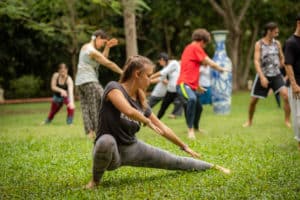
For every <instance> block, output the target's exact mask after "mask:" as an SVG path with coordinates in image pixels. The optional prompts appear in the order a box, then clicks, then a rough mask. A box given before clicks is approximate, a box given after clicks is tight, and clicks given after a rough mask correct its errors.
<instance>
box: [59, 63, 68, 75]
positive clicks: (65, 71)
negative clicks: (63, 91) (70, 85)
mask: <svg viewBox="0 0 300 200" xmlns="http://www.w3.org/2000/svg"><path fill="white" fill-rule="evenodd" d="M58 73H59V74H60V75H62V76H67V74H68V68H67V67H66V65H65V64H61V65H60V67H59V70H58Z"/></svg>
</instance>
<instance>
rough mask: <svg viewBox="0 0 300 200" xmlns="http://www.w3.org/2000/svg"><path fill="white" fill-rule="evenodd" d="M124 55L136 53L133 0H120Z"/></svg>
mask: <svg viewBox="0 0 300 200" xmlns="http://www.w3.org/2000/svg"><path fill="white" fill-rule="evenodd" d="M122 5H123V17H124V29H125V30H124V31H125V41H126V57H127V58H128V57H130V56H133V55H137V54H138V47H137V38H136V24H135V23H136V22H135V0H122Z"/></svg>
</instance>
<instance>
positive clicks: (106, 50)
mask: <svg viewBox="0 0 300 200" xmlns="http://www.w3.org/2000/svg"><path fill="white" fill-rule="evenodd" d="M117 44H118V40H117V39H116V38H112V39H110V40H108V41H107V42H106V44H105V47H104V50H103V52H102V54H103V55H104V56H105V57H106V58H108V55H109V50H110V48H111V47H113V46H116V45H117Z"/></svg>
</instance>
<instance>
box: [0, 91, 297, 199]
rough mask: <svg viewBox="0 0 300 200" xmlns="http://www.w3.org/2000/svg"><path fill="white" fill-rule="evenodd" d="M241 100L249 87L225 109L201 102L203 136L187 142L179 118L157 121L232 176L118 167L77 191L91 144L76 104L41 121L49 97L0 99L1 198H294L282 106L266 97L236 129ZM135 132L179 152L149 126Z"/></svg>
mask: <svg viewBox="0 0 300 200" xmlns="http://www.w3.org/2000/svg"><path fill="white" fill-rule="evenodd" d="M248 103H249V93H248V92H239V93H236V94H234V96H233V101H232V104H233V105H232V112H231V114H230V115H226V116H221V115H215V114H214V113H213V111H212V107H211V106H205V107H204V111H203V114H202V119H201V128H203V129H205V130H207V131H208V134H206V135H200V134H197V139H196V140H194V141H191V140H189V139H187V135H186V126H185V122H184V118H183V117H181V118H178V119H175V120H172V119H168V118H167V114H166V116H164V118H163V119H162V120H163V121H164V122H165V123H166V124H167V125H169V126H170V127H172V128H173V129H174V130H175V132H176V133H177V134H178V136H179V137H180V138H182V140H184V141H185V142H186V143H188V144H189V145H190V146H191V147H192V148H193V149H194V150H196V151H197V152H199V153H201V154H202V155H203V157H202V159H204V160H206V161H208V162H212V163H217V164H220V165H223V166H225V167H228V168H230V169H231V170H232V174H231V175H223V174H221V173H219V172H217V171H214V170H209V171H206V172H198V173H197V172H180V171H166V170H158V169H148V168H134V167H122V168H119V169H118V170H115V171H110V172H107V173H105V175H104V177H103V180H102V184H101V186H100V187H99V188H98V189H96V190H93V191H87V190H84V189H82V186H83V185H85V184H86V183H87V182H88V181H89V179H90V178H91V166H92V156H91V155H92V154H91V150H92V148H93V144H92V142H91V141H89V140H88V139H87V138H86V136H85V135H84V132H83V125H82V119H81V112H80V105H79V103H76V105H77V108H76V112H75V120H74V125H73V126H67V125H66V123H65V118H66V111H65V107H63V109H62V110H61V111H60V113H59V114H58V115H57V116H56V118H55V119H54V121H53V123H52V124H50V125H46V126H41V125H39V124H40V123H41V122H42V121H43V120H44V119H45V117H46V115H47V113H48V109H49V106H50V104H49V103H36V104H15V105H1V106H0V169H1V170H0V199H299V197H300V153H299V152H298V151H297V144H296V141H295V140H294V139H293V132H292V130H291V129H288V128H286V127H285V126H284V119H283V111H282V110H281V109H278V108H277V106H276V103H275V98H274V97H273V96H270V97H269V98H267V99H266V100H263V101H260V102H259V104H258V106H257V111H256V113H255V116H254V124H253V126H252V127H250V128H242V126H241V125H242V124H243V123H244V122H245V120H246V117H247V109H248ZM171 109H172V108H170V109H169V110H168V112H167V113H169V112H170V111H171ZM157 110H158V106H157V107H155V109H154V112H155V113H157ZM138 137H139V138H140V139H141V140H143V141H145V142H147V143H150V144H152V145H154V146H159V147H161V148H164V149H166V150H168V151H171V152H173V153H176V154H179V155H186V154H185V153H184V152H182V151H180V150H179V148H178V147H177V146H175V145H173V144H171V143H170V142H168V141H166V140H165V139H163V138H161V137H160V136H157V135H156V134H155V133H153V132H152V131H151V130H149V129H148V128H143V130H142V131H141V132H140V133H139V134H138Z"/></svg>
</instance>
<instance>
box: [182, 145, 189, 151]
mask: <svg viewBox="0 0 300 200" xmlns="http://www.w3.org/2000/svg"><path fill="white" fill-rule="evenodd" d="M188 147H189V146H188V145H186V144H184V145H183V146H181V147H180V149H181V150H182V151H185V150H186V149H187V148H188Z"/></svg>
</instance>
